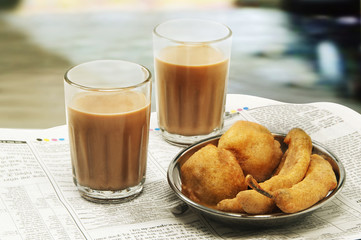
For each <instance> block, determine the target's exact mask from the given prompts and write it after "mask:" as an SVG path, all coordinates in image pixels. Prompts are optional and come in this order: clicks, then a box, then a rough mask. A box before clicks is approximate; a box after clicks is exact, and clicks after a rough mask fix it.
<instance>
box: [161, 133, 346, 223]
mask: <svg viewBox="0 0 361 240" xmlns="http://www.w3.org/2000/svg"><path fill="white" fill-rule="evenodd" d="M274 136H275V139H277V140H278V141H279V142H280V143H281V146H282V148H283V150H285V149H286V148H287V145H286V144H284V143H283V139H284V137H285V135H283V134H274ZM219 138H220V136H216V137H212V138H209V139H206V140H202V141H200V142H198V143H196V144H193V145H191V146H189V147H188V148H186V149H184V150H182V151H181V152H180V153H179V154H178V155H177V156H176V157H175V158H174V159H173V160H172V162H171V163H170V165H169V168H168V173H167V177H168V183H169V185H170V187H171V188H172V189H173V191H174V192H175V194H176V195H177V196H178V197H179V198H180V199H181V200H182V201H184V202H185V203H186V204H187V205H188V206H190V207H191V208H193V209H194V210H195V211H197V212H199V213H201V214H202V215H204V216H206V217H209V218H212V219H214V220H216V221H220V222H223V223H227V224H232V225H234V224H235V225H237V226H250V225H253V226H257V227H259V226H275V225H281V224H282V225H283V224H287V223H291V222H294V221H296V220H300V219H301V218H302V217H305V216H307V215H308V214H310V213H312V212H314V211H315V210H317V209H318V208H320V207H321V206H323V205H324V204H326V203H328V202H329V201H331V200H332V199H333V198H334V197H335V196H336V194H337V193H339V192H340V190H341V188H342V187H343V185H344V183H345V178H346V172H345V169H344V167H343V165H342V163H341V162H340V160H338V159H337V157H336V156H335V155H334V154H332V153H331V152H330V151H329V150H327V149H326V148H325V147H323V146H322V145H321V144H319V143H317V142H313V153H317V154H320V155H322V156H323V157H324V158H325V159H326V160H328V161H329V162H330V163H331V165H332V167H333V170H334V172H335V173H336V177H337V187H336V188H335V189H334V190H333V191H330V192H329V193H328V195H327V196H326V197H325V198H324V199H322V200H321V201H319V202H318V203H316V204H315V205H313V206H312V207H310V208H308V209H305V210H303V211H300V212H297V213H292V214H287V213H282V212H278V213H272V214H264V215H251V214H246V213H228V212H222V211H218V210H215V209H211V208H208V207H205V206H202V205H200V204H198V203H196V202H193V201H192V200H190V199H189V198H188V197H186V196H185V195H183V194H182V182H181V178H180V174H181V173H180V167H181V166H182V164H184V163H185V162H186V161H187V160H188V158H189V157H190V156H191V155H192V154H193V153H195V152H196V151H197V150H199V149H200V148H202V147H204V146H205V145H207V144H214V145H217V144H218V140H219Z"/></svg>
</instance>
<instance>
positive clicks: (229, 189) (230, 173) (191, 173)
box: [181, 144, 247, 208]
mask: <svg viewBox="0 0 361 240" xmlns="http://www.w3.org/2000/svg"><path fill="white" fill-rule="evenodd" d="M181 180H182V193H183V194H184V195H186V196H187V197H189V198H190V199H191V200H193V201H195V202H197V203H200V204H202V205H205V206H209V207H213V208H215V206H216V204H217V203H218V202H219V201H220V200H222V199H225V198H233V197H235V196H236V195H237V193H238V192H239V191H242V190H244V189H246V188H247V185H246V183H245V182H244V175H243V171H242V169H241V167H240V166H239V164H238V162H237V160H236V159H235V157H234V156H233V155H232V153H230V152H229V151H227V150H224V149H219V148H217V147H216V146H214V145H211V144H208V145H207V146H205V147H203V148H201V149H200V150H198V151H197V152H195V153H194V154H193V155H192V156H191V157H190V158H189V159H188V160H187V161H186V162H185V163H184V164H183V165H182V167H181Z"/></svg>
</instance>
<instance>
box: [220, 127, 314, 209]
mask: <svg viewBox="0 0 361 240" xmlns="http://www.w3.org/2000/svg"><path fill="white" fill-rule="evenodd" d="M284 142H285V143H286V144H288V151H287V156H286V158H285V159H284V163H283V166H282V168H281V169H280V170H279V173H278V175H275V176H273V177H271V178H270V179H268V180H266V181H265V182H263V183H260V184H259V185H260V186H261V187H262V188H263V189H264V190H265V191H269V192H273V191H275V190H277V189H281V188H290V187H292V186H293V185H294V184H296V183H298V182H300V181H301V180H302V179H303V177H304V176H305V174H306V171H307V168H308V165H309V163H310V156H311V153H312V141H311V138H310V137H309V136H308V135H307V134H306V133H305V132H304V131H303V130H302V129H299V128H294V129H292V130H291V131H290V132H289V133H288V134H287V136H286V138H285V140H284ZM235 206H236V207H235ZM274 208H275V203H274V201H273V200H272V199H270V198H268V197H266V196H264V195H262V194H260V193H258V192H257V191H255V190H246V191H241V192H239V193H238V194H237V196H236V197H235V198H233V199H224V200H222V201H220V202H219V203H218V204H217V209H218V210H221V211H228V212H243V211H244V212H247V213H250V214H265V213H270V212H272V211H273V209H274Z"/></svg>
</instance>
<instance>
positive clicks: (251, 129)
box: [218, 121, 282, 182]
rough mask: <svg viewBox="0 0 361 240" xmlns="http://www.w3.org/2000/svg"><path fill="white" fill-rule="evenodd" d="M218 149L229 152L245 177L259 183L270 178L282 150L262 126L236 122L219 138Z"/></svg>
mask: <svg viewBox="0 0 361 240" xmlns="http://www.w3.org/2000/svg"><path fill="white" fill-rule="evenodd" d="M218 147H219V148H222V149H227V150H229V151H231V152H232V153H233V154H234V155H235V157H236V159H237V161H238V162H239V164H240V165H241V167H242V170H243V172H244V174H245V175H247V174H251V175H252V176H253V177H254V178H256V179H257V181H259V182H261V181H264V180H266V179H268V178H270V177H271V175H272V172H273V171H274V169H275V168H276V167H277V166H278V164H279V162H280V160H281V157H282V150H281V148H280V143H279V142H278V141H276V140H274V137H273V135H272V134H271V132H270V131H269V130H268V129H267V128H266V127H264V126H262V125H260V124H258V123H254V122H248V121H238V122H236V123H235V124H233V125H232V127H231V128H229V129H228V130H227V131H226V132H225V133H224V134H223V135H222V137H221V138H220V140H219V143H218Z"/></svg>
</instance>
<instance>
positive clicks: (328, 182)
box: [272, 154, 337, 213]
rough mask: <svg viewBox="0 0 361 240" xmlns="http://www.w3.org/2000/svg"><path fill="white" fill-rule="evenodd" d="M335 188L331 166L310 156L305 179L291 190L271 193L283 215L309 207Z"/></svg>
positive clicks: (321, 159)
mask: <svg viewBox="0 0 361 240" xmlns="http://www.w3.org/2000/svg"><path fill="white" fill-rule="evenodd" d="M336 186H337V179H336V175H335V173H334V171H333V170H332V166H331V164H330V163H329V162H328V161H327V160H325V159H323V158H322V157H321V156H320V155H317V154H313V155H312V156H311V162H310V166H309V168H308V170H307V173H306V176H305V178H304V179H303V180H302V181H301V182H299V183H297V184H295V185H294V186H293V187H291V188H284V189H278V190H276V191H274V192H273V193H272V195H273V196H274V201H275V203H276V205H277V207H278V208H280V209H281V210H282V211H283V212H285V213H295V212H299V211H301V210H304V209H306V208H309V207H311V206H312V205H314V204H315V203H317V202H318V201H320V200H321V199H323V198H324V197H325V196H326V195H327V193H328V192H329V191H330V190H333V189H334V188H335V187H336Z"/></svg>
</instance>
